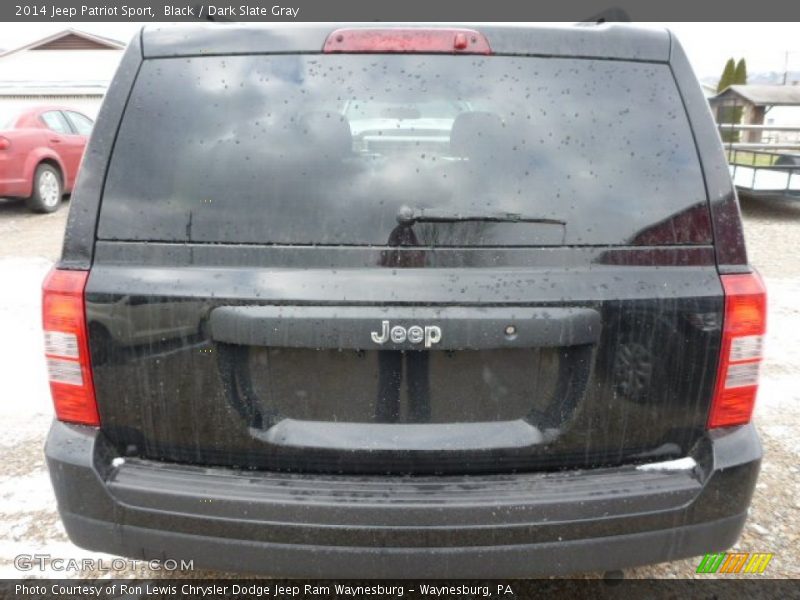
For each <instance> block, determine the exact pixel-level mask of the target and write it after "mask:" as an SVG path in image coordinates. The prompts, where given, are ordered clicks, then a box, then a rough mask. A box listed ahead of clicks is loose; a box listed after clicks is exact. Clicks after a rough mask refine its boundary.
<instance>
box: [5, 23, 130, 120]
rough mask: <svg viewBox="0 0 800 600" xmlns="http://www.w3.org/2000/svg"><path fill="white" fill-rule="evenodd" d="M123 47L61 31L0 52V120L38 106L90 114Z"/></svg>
mask: <svg viewBox="0 0 800 600" xmlns="http://www.w3.org/2000/svg"><path fill="white" fill-rule="evenodd" d="M124 47H125V44H123V43H121V42H118V41H116V40H112V39H108V38H105V37H101V36H98V35H94V34H91V33H86V32H83V31H77V30H75V29H66V30H64V31H61V32H59V33H56V34H53V35H50V36H47V37H46V38H42V39H40V40H37V41H35V42H31V43H30V44H26V45H25V46H22V47H20V48H14V49H10V50H6V51H3V52H0V122H2V121H3V120H4V118H5V117H6V116H11V115H13V114H14V113H16V112H18V111H19V110H20V109H22V108H26V107H29V106H35V105H39V104H59V105H64V106H69V107H71V108H75V109H76V110H79V111H80V112H83V113H85V114H86V115H88V116H90V117H92V118H94V117H95V116H96V114H97V110H98V109H99V108H100V102H101V101H102V99H103V95H104V94H105V92H106V88H107V87H108V84H109V82H110V81H111V77H112V76H113V75H114V71H115V70H116V68H117V65H118V64H119V61H120V59H121V58H122V51H123V49H124Z"/></svg>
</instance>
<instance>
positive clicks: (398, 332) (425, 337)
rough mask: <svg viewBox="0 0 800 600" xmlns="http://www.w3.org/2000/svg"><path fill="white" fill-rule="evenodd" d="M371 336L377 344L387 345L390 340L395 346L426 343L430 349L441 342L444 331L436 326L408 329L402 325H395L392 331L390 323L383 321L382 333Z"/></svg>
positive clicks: (374, 332)
mask: <svg viewBox="0 0 800 600" xmlns="http://www.w3.org/2000/svg"><path fill="white" fill-rule="evenodd" d="M370 335H371V336H372V341H373V342H375V343H376V344H385V343H386V342H388V341H389V340H392V342H393V343H395V344H402V343H403V342H405V341H409V342H411V343H412V344H419V343H421V342H423V341H424V342H425V347H426V348H430V347H431V346H433V345H434V344H438V343H439V342H440V341H441V339H442V330H441V328H440V327H437V326H436V325H426V326H425V327H421V326H419V325H412V326H411V327H409V328H408V329H406V328H405V327H403V326H402V325H395V326H394V327H392V328H391V329H390V328H389V321H383V322H382V324H381V331H380V332H377V331H373V332H371V334H370Z"/></svg>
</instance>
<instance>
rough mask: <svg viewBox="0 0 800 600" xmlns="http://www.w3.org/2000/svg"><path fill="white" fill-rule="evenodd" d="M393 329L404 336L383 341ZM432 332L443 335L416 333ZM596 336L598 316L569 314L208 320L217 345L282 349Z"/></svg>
mask: <svg viewBox="0 0 800 600" xmlns="http://www.w3.org/2000/svg"><path fill="white" fill-rule="evenodd" d="M395 328H398V330H402V333H400V334H399V335H398V336H394V337H393V336H386V335H384V334H385V332H387V331H391V330H394V329H395ZM412 328H416V329H414V330H413V332H414V333H415V335H411V333H412ZM432 328H437V329H438V330H439V331H440V333H441V335H431V336H428V335H425V334H424V333H422V332H427V331H429V330H433V329H432ZM600 330H601V319H600V314H599V313H598V312H597V311H596V310H594V309H591V308H574V307H553V308H550V307H544V308H508V307H439V308H434V307H388V308H387V307H362V306H221V307H218V308H215V309H214V310H212V311H211V314H210V315H209V332H210V336H211V339H212V340H214V341H215V342H220V343H224V344H235V345H240V346H266V347H282V348H315V349H338V348H341V349H356V350H366V349H381V350H420V349H425V348H426V346H427V347H428V348H430V349H432V350H433V349H435V350H471V349H474V350H480V349H492V348H536V347H563V346H580V345H587V344H590V345H591V344H596V343H597V341H598V340H599V338H600ZM437 338H438V339H437ZM381 340H385V341H381Z"/></svg>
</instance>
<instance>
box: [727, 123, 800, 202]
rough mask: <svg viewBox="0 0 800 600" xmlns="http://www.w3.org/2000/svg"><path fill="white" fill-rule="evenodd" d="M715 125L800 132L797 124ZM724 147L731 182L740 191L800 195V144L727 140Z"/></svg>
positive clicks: (785, 195)
mask: <svg viewBox="0 0 800 600" xmlns="http://www.w3.org/2000/svg"><path fill="white" fill-rule="evenodd" d="M718 127H719V129H720V132H723V131H729V132H736V131H781V132H792V133H800V127H796V126H786V125H739V124H736V123H720V124H719V125H718ZM730 137H731V138H732V137H733V136H730ZM725 149H726V153H727V157H728V164H729V168H730V171H731V177H732V178H733V183H734V184H735V185H736V187H737V189H738V190H739V191H740V192H745V193H749V194H752V195H757V196H779V197H785V198H798V199H800V144H798V143H791V142H787V143H752V142H726V143H725Z"/></svg>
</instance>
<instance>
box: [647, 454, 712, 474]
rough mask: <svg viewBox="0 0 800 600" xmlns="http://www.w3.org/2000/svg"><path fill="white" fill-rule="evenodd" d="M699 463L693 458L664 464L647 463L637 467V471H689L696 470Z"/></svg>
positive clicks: (667, 461)
mask: <svg viewBox="0 0 800 600" xmlns="http://www.w3.org/2000/svg"><path fill="white" fill-rule="evenodd" d="M696 466H697V463H696V462H695V460H694V459H693V458H692V457H691V456H686V457H684V458H678V459H676V460H665V461H664V462H657V463H647V464H645V465H639V466H638V467H636V470H637V471H689V470H690V469H694V468H695V467H696Z"/></svg>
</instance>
